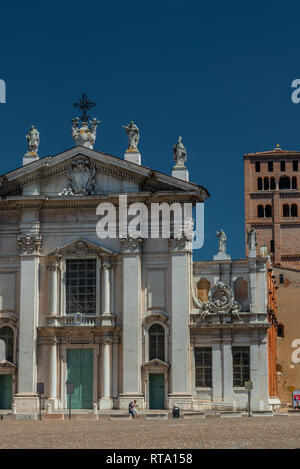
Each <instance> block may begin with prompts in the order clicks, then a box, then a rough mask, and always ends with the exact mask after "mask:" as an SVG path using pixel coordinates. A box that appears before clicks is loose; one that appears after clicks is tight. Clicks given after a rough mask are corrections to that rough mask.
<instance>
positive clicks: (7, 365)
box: [0, 360, 17, 370]
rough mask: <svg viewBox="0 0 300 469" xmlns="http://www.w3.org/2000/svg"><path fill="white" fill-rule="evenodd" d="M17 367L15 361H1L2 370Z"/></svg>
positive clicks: (0, 368)
mask: <svg viewBox="0 0 300 469" xmlns="http://www.w3.org/2000/svg"><path fill="white" fill-rule="evenodd" d="M16 368H17V367H16V365H14V364H13V363H11V362H9V361H8V360H2V361H1V362H0V370H3V369H6V370H7V369H11V370H15V369H16Z"/></svg>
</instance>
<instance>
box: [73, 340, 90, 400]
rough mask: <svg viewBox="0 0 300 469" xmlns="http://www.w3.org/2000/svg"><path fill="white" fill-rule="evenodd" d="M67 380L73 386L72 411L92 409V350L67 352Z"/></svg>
mask: <svg viewBox="0 0 300 469" xmlns="http://www.w3.org/2000/svg"><path fill="white" fill-rule="evenodd" d="M67 370H68V372H67V380H68V381H69V383H74V384H75V390H74V394H73V395H72V408H73V409H92V407H93V350H85V349H81V350H77V349H74V350H68V351H67Z"/></svg>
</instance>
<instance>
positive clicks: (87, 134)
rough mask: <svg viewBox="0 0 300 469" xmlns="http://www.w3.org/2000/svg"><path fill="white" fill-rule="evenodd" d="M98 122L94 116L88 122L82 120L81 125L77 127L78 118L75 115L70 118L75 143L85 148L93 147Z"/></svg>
mask: <svg viewBox="0 0 300 469" xmlns="http://www.w3.org/2000/svg"><path fill="white" fill-rule="evenodd" d="M98 124H100V121H97V119H95V118H94V119H93V120H91V121H90V122H89V124H88V123H87V122H84V121H82V122H81V127H80V128H79V118H78V117H76V119H72V137H73V140H74V141H75V144H76V145H81V146H83V147H86V148H93V146H94V143H95V140H96V134H97V126H98Z"/></svg>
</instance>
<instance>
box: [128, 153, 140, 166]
mask: <svg viewBox="0 0 300 469" xmlns="http://www.w3.org/2000/svg"><path fill="white" fill-rule="evenodd" d="M124 160H126V161H130V163H135V164H139V165H141V161H142V158H141V154H140V152H139V151H129V150H127V151H125V154H124Z"/></svg>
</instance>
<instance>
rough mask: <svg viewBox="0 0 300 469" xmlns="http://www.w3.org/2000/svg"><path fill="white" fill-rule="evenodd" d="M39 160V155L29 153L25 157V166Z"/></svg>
mask: <svg viewBox="0 0 300 469" xmlns="http://www.w3.org/2000/svg"><path fill="white" fill-rule="evenodd" d="M39 159H40V158H39V156H38V154H37V153H34V152H33V151H28V152H27V153H25V155H24V156H23V166H25V165H26V164H28V163H32V162H33V161H37V160H39Z"/></svg>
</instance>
